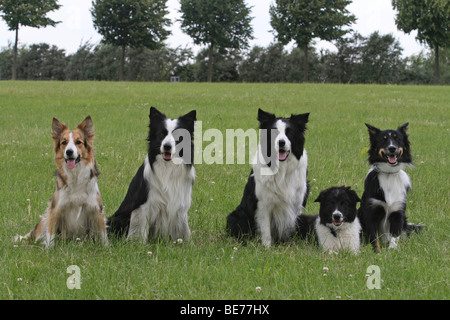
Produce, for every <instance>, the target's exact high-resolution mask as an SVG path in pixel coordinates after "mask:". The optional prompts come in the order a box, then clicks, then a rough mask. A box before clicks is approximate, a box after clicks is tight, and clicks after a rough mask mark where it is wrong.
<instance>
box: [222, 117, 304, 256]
mask: <svg viewBox="0 0 450 320" xmlns="http://www.w3.org/2000/svg"><path fill="white" fill-rule="evenodd" d="M308 118H309V113H304V114H299V115H291V117H290V118H277V117H276V116H275V115H274V114H271V113H268V112H265V111H263V110H261V109H259V110H258V121H259V124H260V126H259V128H260V141H259V144H258V149H257V154H256V156H255V160H254V161H253V169H252V171H251V172H250V176H249V178H248V181H247V185H246V186H245V189H244V194H243V197H242V201H241V203H240V204H239V205H238V206H237V208H236V209H235V210H234V211H233V212H231V213H230V214H229V215H228V217H227V226H226V228H227V230H228V232H229V233H230V234H231V235H233V236H235V237H237V238H243V237H248V236H254V235H255V234H259V235H261V241H262V243H263V245H264V246H266V247H270V246H271V245H272V243H273V241H278V240H285V239H288V238H289V237H291V236H292V235H293V234H294V233H295V231H296V221H297V217H298V216H299V215H300V214H301V213H302V210H303V208H304V206H305V205H306V200H307V197H308V189H309V188H308V182H307V155H306V150H305V149H304V144H305V130H306V123H307V122H308Z"/></svg>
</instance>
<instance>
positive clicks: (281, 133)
mask: <svg viewBox="0 0 450 320" xmlns="http://www.w3.org/2000/svg"><path fill="white" fill-rule="evenodd" d="M276 128H277V130H278V135H277V137H276V138H275V150H276V151H278V150H279V149H280V148H279V146H278V142H279V141H280V140H284V142H285V143H286V144H285V146H284V149H285V150H286V151H289V150H291V141H290V140H289V139H288V137H287V136H286V122H284V121H283V120H278V121H277V123H276Z"/></svg>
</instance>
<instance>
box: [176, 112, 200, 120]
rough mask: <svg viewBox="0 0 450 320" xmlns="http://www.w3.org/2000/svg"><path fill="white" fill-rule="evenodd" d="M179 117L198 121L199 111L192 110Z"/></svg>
mask: <svg viewBox="0 0 450 320" xmlns="http://www.w3.org/2000/svg"><path fill="white" fill-rule="evenodd" d="M179 119H182V120H186V121H192V122H194V121H197V111H195V110H192V111H190V112H188V113H186V114H185V115H184V116H181V117H180V118H179Z"/></svg>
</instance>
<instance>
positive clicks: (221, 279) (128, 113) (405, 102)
mask: <svg viewBox="0 0 450 320" xmlns="http://www.w3.org/2000/svg"><path fill="white" fill-rule="evenodd" d="M449 102H450V90H449V87H431V86H420V87H419V86H380V85H373V86H372V85H361V86H358V85H320V84H197V83H193V84H184V83H178V84H170V83H117V82H116V83H108V82H6V81H2V82H0V177H1V183H0V299H3V300H4V299H20V300H21V299H200V300H203V299H282V300H283V299H311V300H318V299H326V300H327V299H331V300H334V299H351V300H357V299H449V298H450V290H449V283H448V279H449V275H450V273H449V267H448V265H449V252H448V250H449V236H448V234H449V232H450V223H449V218H448V212H449V209H450V206H449V190H450V182H449V181H450V180H449V177H450V167H449V141H450V123H449V119H450V104H449ZM151 105H153V106H155V107H157V108H159V109H160V110H161V111H163V112H165V113H166V114H167V115H168V116H169V117H178V116H179V115H181V114H184V113H187V112H188V111H190V110H192V109H196V110H197V119H198V120H201V121H202V128H203V131H205V130H207V129H210V128H216V129H219V130H220V131H221V132H223V133H224V135H225V130H226V129H237V128H242V129H243V130H244V131H245V130H247V129H249V128H257V126H258V122H257V120H256V116H257V109H258V108H262V109H264V110H266V111H270V112H274V113H275V114H276V115H280V116H288V115H290V114H291V113H304V112H310V113H311V114H310V122H309V124H308V130H307V132H306V149H307V151H308V159H309V180H310V183H311V194H310V198H309V201H308V204H307V206H306V210H305V213H306V214H315V213H317V211H318V204H317V203H315V202H314V200H315V199H316V197H317V196H318V194H319V192H320V191H321V190H323V189H325V188H328V187H330V186H333V185H344V184H345V185H348V186H352V188H353V189H355V190H356V191H357V192H358V194H359V195H360V196H361V195H362V192H363V184H364V178H365V175H366V173H367V171H368V169H369V166H368V164H367V161H366V154H365V152H366V150H367V147H368V143H369V142H368V134H367V129H366V127H365V125H364V123H365V122H367V123H369V124H372V125H374V126H377V127H379V128H381V129H388V128H396V127H397V126H399V125H401V124H403V123H405V122H408V121H409V123H410V131H409V133H410V140H411V145H412V152H413V159H414V163H415V167H413V168H409V169H407V173H408V174H409V175H410V178H411V181H412V186H413V189H412V191H411V193H410V194H409V197H408V203H407V216H408V218H409V221H411V222H416V223H418V222H423V223H424V224H425V225H426V227H425V230H424V232H423V233H422V234H420V235H415V236H413V237H411V238H408V239H402V240H401V241H400V243H399V249H398V250H393V251H387V250H386V249H385V250H384V251H383V252H382V253H380V254H375V253H373V251H372V249H371V247H370V246H368V245H367V246H364V247H363V248H362V250H361V252H360V254H359V255H357V256H354V255H352V254H349V253H345V252H343V253H340V254H338V255H330V254H328V253H322V252H321V250H320V249H319V248H317V247H314V246H313V245H311V244H308V243H304V242H302V241H299V240H292V241H290V242H287V243H283V244H279V245H276V246H273V247H272V248H270V249H269V250H266V249H265V248H264V247H263V246H262V245H261V244H260V243H259V241H257V240H255V241H251V242H249V243H248V244H247V245H246V246H243V245H241V244H240V243H238V242H236V241H235V240H234V239H232V238H230V237H228V236H227V235H226V233H225V218H226V216H227V214H228V213H229V212H230V211H232V210H233V209H234V208H235V207H236V205H237V204H238V203H239V202H240V199H241V196H242V192H243V189H244V186H245V183H246V180H247V177H248V173H249V171H250V165H249V164H248V163H247V164H243V165H242V164H241V165H237V164H224V165H219V164H212V165H208V164H205V163H203V164H198V165H196V172H197V178H196V181H195V185H194V192H193V201H192V206H191V210H190V212H189V223H190V227H191V231H192V238H191V241H190V242H189V243H182V244H178V243H172V242H160V241H151V242H150V243H149V244H147V245H140V244H135V243H124V242H122V241H113V242H112V243H111V246H110V247H108V248H102V247H99V246H97V245H96V244H94V243H92V242H89V241H87V242H84V243H79V242H77V241H69V242H67V243H57V244H56V246H55V248H54V249H53V250H50V251H45V250H43V249H42V248H41V247H39V246H27V245H22V244H19V245H16V244H15V243H13V241H12V238H13V237H14V236H15V235H16V234H21V235H23V234H26V233H27V232H29V231H30V230H31V229H32V228H33V227H34V225H35V224H36V223H37V221H38V217H39V215H42V214H43V213H44V212H45V209H46V206H47V201H48V200H49V199H50V197H51V195H52V193H53V190H54V184H55V181H54V177H53V173H54V170H55V164H54V160H53V158H54V155H53V147H52V141H51V121H52V118H53V117H57V118H58V119H59V120H61V121H62V122H65V123H66V124H68V125H69V127H71V128H73V127H75V126H76V125H77V124H78V123H79V122H81V121H82V120H83V119H84V118H85V117H86V116H87V115H88V114H90V115H91V116H92V119H93V121H94V127H95V130H96V140H95V142H94V144H95V147H96V158H97V164H98V167H99V169H100V171H101V175H100V177H99V187H100V192H101V194H102V198H103V203H104V205H105V213H106V216H111V215H112V214H113V213H114V211H115V210H116V209H117V208H118V206H119V205H120V203H121V201H122V200H123V198H124V196H125V193H126V190H127V188H128V185H129V183H130V181H131V179H132V177H133V176H134V174H135V172H136V170H137V169H138V167H139V166H140V165H141V164H142V162H143V161H144V158H145V155H146V141H145V139H146V137H147V132H148V127H147V126H148V113H149V109H150V106H151ZM197 135H198V133H197ZM209 144H210V142H208V141H204V142H203V148H205V147H206V146H208V145H209ZM224 157H225V155H224ZM446 212H447V213H446ZM149 252H151V254H149ZM71 265H76V266H78V267H79V270H80V273H81V289H80V290H69V289H68V287H67V285H66V282H67V279H68V277H69V276H70V274H69V273H67V268H68V267H69V266H71ZM371 265H376V266H379V268H380V276H381V289H373V290H371V289H368V288H367V286H366V284H367V280H366V279H365V275H366V272H367V268H368V267H369V266H371ZM324 267H327V268H328V270H329V271H328V272H327V273H326V274H324V271H323V268H324ZM257 287H259V288H260V290H259V288H258V290H256V288H257Z"/></svg>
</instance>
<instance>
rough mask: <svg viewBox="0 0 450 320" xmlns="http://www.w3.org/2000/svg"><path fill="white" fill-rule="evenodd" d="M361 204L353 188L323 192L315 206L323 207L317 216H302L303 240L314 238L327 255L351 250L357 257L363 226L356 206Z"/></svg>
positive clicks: (299, 219)
mask: <svg viewBox="0 0 450 320" xmlns="http://www.w3.org/2000/svg"><path fill="white" fill-rule="evenodd" d="M360 201H361V200H360V199H359V197H358V194H357V193H356V192H355V191H354V190H351V188H350V187H345V186H342V187H331V188H328V189H326V190H323V191H322V192H320V194H319V196H318V198H317V199H316V201H315V202H319V203H320V210H319V214H318V215H304V214H302V215H300V216H299V217H298V222H297V223H298V233H299V236H300V238H303V239H308V238H315V240H316V242H317V243H318V244H319V245H320V246H321V247H322V249H323V250H324V251H328V252H330V253H333V252H339V251H340V250H348V251H350V252H352V253H358V252H359V248H360V234H361V224H360V222H359V219H358V217H357V213H358V210H357V208H356V205H357V203H358V202H360Z"/></svg>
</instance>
